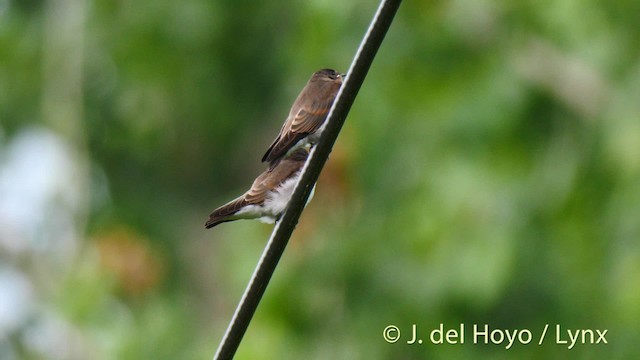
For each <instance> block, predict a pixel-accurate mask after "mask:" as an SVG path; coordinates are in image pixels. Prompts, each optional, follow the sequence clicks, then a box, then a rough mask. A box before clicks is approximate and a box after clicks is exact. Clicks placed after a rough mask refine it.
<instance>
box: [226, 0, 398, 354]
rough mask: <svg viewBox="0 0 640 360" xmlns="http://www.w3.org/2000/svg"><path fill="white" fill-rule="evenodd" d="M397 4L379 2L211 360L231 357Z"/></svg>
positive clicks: (378, 46) (329, 151)
mask: <svg viewBox="0 0 640 360" xmlns="http://www.w3.org/2000/svg"><path fill="white" fill-rule="evenodd" d="M400 3H401V0H382V1H381V3H380V6H379V7H378V10H377V12H376V14H375V16H374V18H373V20H372V21H371V24H370V25H369V29H368V30H367V33H366V34H365V36H364V39H363V40H362V42H361V43H360V47H359V48H358V51H357V53H356V55H355V57H354V59H353V62H352V63H351V67H350V68H349V72H348V73H347V77H346V79H345V81H344V84H343V85H342V87H341V88H340V91H339V92H338V95H337V97H336V101H335V102H334V104H333V107H332V108H331V110H330V111H329V115H327V121H326V125H325V126H326V128H325V129H324V131H323V132H322V135H321V136H320V139H319V140H318V144H317V145H316V146H314V148H313V149H312V150H311V154H310V156H309V160H308V161H307V164H306V165H305V167H304V169H303V173H302V176H301V178H300V181H299V182H298V185H297V186H296V189H295V190H294V192H293V195H292V197H291V201H290V202H289V206H288V208H287V210H286V211H285V213H284V215H283V216H282V218H281V220H280V221H279V222H278V223H277V224H276V226H275V228H274V229H273V232H272V233H271V238H270V239H269V242H268V243H267V246H266V247H265V249H264V251H263V253H262V256H261V258H260V261H259V262H258V265H257V267H256V269H255V271H254V272H253V275H252V276H251V280H250V281H249V284H248V285H247V288H246V290H245V292H244V295H243V296H242V299H240V303H239V304H238V307H237V308H236V312H235V314H234V315H233V318H232V319H231V322H230V323H229V327H228V328H227V331H226V333H225V335H224V337H223V338H222V341H221V342H220V345H219V346H218V351H217V352H216V354H215V356H214V358H213V359H214V360H226V359H232V358H233V356H234V354H235V353H236V351H237V350H238V347H239V346H240V342H241V341H242V337H243V336H244V334H245V332H246V331H247V328H248V327H249V323H250V322H251V318H252V317H253V314H254V313H255V312H256V308H257V307H258V304H259V303H260V300H261V299H262V295H264V292H265V290H266V288H267V284H268V283H269V280H270V279H271V276H272V275H273V273H274V271H275V269H276V266H278V261H280V258H281V257H282V254H283V252H284V249H285V248H286V246H287V243H288V242H289V238H290V237H291V234H292V233H293V230H294V229H295V227H296V225H297V224H298V219H299V218H300V214H301V213H302V210H303V209H304V206H305V204H306V202H307V199H308V198H309V193H310V192H311V189H312V188H313V185H314V184H315V183H316V181H318V177H319V176H320V172H321V171H322V168H323V167H324V164H325V163H326V161H327V158H328V157H329V154H330V153H331V149H332V147H333V144H334V143H335V142H336V139H337V138H338V134H339V133H340V129H342V125H343V124H344V121H345V119H346V117H347V114H348V113H349V110H350V109H351V106H352V105H353V102H354V101H355V98H356V95H357V94H358V91H359V90H360V87H361V86H362V83H363V82H364V79H365V77H366V76H367V73H368V71H369V68H370V67H371V63H372V62H373V59H374V58H375V56H376V53H377V52H378V49H379V48H380V45H381V44H382V40H383V39H384V37H385V35H386V33H387V30H389V27H390V26H391V22H392V21H393V17H394V16H395V14H396V12H397V10H398V7H400Z"/></svg>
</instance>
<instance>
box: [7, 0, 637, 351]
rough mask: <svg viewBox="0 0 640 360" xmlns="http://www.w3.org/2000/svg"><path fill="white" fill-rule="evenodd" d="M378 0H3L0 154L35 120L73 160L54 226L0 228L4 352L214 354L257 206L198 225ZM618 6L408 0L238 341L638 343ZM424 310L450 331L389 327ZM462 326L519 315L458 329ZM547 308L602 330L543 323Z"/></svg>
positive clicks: (251, 256) (629, 27)
mask: <svg viewBox="0 0 640 360" xmlns="http://www.w3.org/2000/svg"><path fill="white" fill-rule="evenodd" d="M375 6H377V4H376V3H375V2H370V1H362V0H355V1H334V0H313V1H305V2H296V1H290V2H273V1H270V2H267V1H265V2H254V1H251V2H250V1H243V0H234V1H230V0H216V1H206V0H186V1H171V2H170V1H157V0H137V1H106V0H94V1H91V2H88V1H83V0H61V1H40V0H30V1H12V0H4V1H0V119H1V124H0V134H1V136H0V140H1V141H0V160H2V161H3V162H5V163H6V159H7V157H8V155H7V153H8V152H7V151H8V150H7V149H9V148H10V146H11V144H12V143H13V141H14V140H15V139H17V138H19V137H20V136H21V134H24V133H25V132H27V131H34V129H39V130H38V131H42V130H43V129H44V131H47V132H49V133H51V134H54V135H55V137H56V138H58V139H60V140H62V141H63V142H64V144H66V146H68V148H69V149H70V154H71V155H70V156H71V159H73V161H72V162H73V163H74V164H75V166H76V168H75V169H76V171H75V172H73V173H72V174H71V175H70V176H71V178H72V179H74V181H77V183H78V184H80V185H79V186H77V187H73V188H72V189H71V190H70V191H71V193H73V194H75V195H77V197H75V199H76V200H75V201H76V202H75V204H76V206H71V207H68V206H65V205H64V204H62V205H60V204H59V202H60V201H61V200H60V199H59V198H58V197H54V198H52V199H51V203H52V204H54V206H53V207H50V208H46V209H45V210H43V212H42V214H40V216H42V217H44V218H51V217H52V216H53V217H55V216H54V215H55V214H56V213H59V212H65V211H68V212H69V213H70V214H71V216H72V219H73V222H72V227H73V228H74V229H75V233H76V234H77V236H76V237H75V238H74V240H73V241H76V243H75V244H76V245H75V246H73V247H72V250H70V251H62V254H57V253H58V252H61V251H60V245H59V244H58V243H56V242H46V241H45V240H46V238H48V237H56V236H58V237H59V238H65V236H66V235H65V233H64V232H60V233H59V234H57V235H56V231H58V230H60V228H59V227H55V226H53V227H51V226H44V225H42V224H40V225H38V224H35V225H34V226H33V227H32V228H31V230H30V231H31V232H24V231H26V230H23V229H21V228H19V227H17V228H16V229H17V230H15V231H17V234H22V233H28V234H30V235H25V236H24V237H22V236H20V237H15V238H9V237H11V236H15V234H16V232H15V231H14V232H0V236H4V237H5V239H4V243H9V242H11V241H14V242H22V241H24V242H27V243H29V245H28V250H24V251H21V252H19V253H16V252H15V251H13V250H11V248H10V247H6V246H5V247H2V246H3V245H2V244H0V260H2V263H3V265H1V267H2V271H13V272H19V273H21V274H24V277H25V278H26V279H28V283H29V284H30V288H31V289H32V291H31V292H30V299H31V303H32V304H33V306H31V307H30V308H29V310H28V311H27V312H25V313H24V314H23V316H22V317H21V318H20V320H19V321H18V322H17V323H15V324H14V325H13V326H12V327H7V328H5V329H2V327H1V326H0V330H2V331H0V353H2V354H4V355H0V359H23V358H24V359H88V358H91V359H203V358H205V359H206V358H210V357H211V356H213V354H214V352H215V349H216V346H217V344H218V341H219V340H220V338H221V337H222V334H223V332H224V330H225V328H226V326H227V323H228V321H229V320H230V318H231V315H232V313H233V311H234V309H235V305H236V303H237V301H238V300H239V299H240V297H241V295H242V291H243V289H244V286H245V285H246V283H247V281H248V279H249V277H250V275H251V273H252V271H253V269H254V267H255V264H256V262H257V260H258V258H259V255H260V252H261V250H262V248H263V246H264V244H265V243H266V240H267V238H268V236H269V234H270V231H271V226H268V225H264V224H260V223H253V222H248V221H244V222H236V223H229V224H223V225H221V226H220V227H217V228H215V229H213V230H210V231H205V230H204V229H203V223H204V221H205V219H206V217H207V215H208V213H209V212H210V210H212V209H213V208H215V207H217V206H219V205H221V204H222V203H224V202H226V201H228V200H230V199H232V198H233V197H235V196H237V195H238V194H240V193H241V192H242V191H244V190H245V189H246V188H247V187H248V186H249V185H250V183H251V181H252V180H253V178H254V177H255V176H256V175H257V174H258V173H259V172H260V171H262V169H263V165H262V164H260V162H259V159H260V157H261V156H262V154H263V151H264V150H265V149H266V148H267V147H268V145H269V144H270V141H271V140H272V139H273V137H275V135H276V133H277V131H278V130H279V127H280V126H281V123H282V121H283V120H284V117H285V116H286V114H287V113H288V110H289V106H290V105H291V103H292V101H293V99H294V98H295V96H296V95H297V92H298V91H299V90H300V89H301V88H302V86H303V85H304V83H305V82H306V80H307V79H308V77H309V76H310V75H311V73H312V72H313V71H315V70H317V69H319V68H323V67H333V68H336V69H338V70H341V71H346V70H347V68H348V66H349V64H350V62H351V59H352V57H353V55H354V54H355V51H356V49H357V46H358V44H359V42H360V40H361V37H362V35H363V34H364V32H365V30H366V28H367V26H368V23H369V21H370V19H371V17H372V15H373V13H374V11H375ZM639 15H640V2H638V1H634V0H620V1H608V2H607V1H595V0H580V1H577V0H567V1H540V0H537V1H531V0H526V1H517V2H502V1H491V0H474V1H472V0H449V1H405V3H404V4H403V5H402V6H401V8H400V11H399V13H398V15H397V18H396V20H395V22H394V23H393V25H392V27H391V30H390V32H389V34H388V35H387V38H386V41H385V43H384V44H383V46H382V48H381V50H380V52H379V54H378V57H377V58H376V60H375V62H374V64H373V67H372V69H371V71H370V74H369V76H368V78H367V79H366V81H365V83H364V85H363V88H362V90H361V91H360V94H359V96H358V98H357V99H356V102H355V104H354V107H353V109H352V111H351V113H350V115H349V117H348V119H347V122H346V124H345V127H344V130H343V132H342V134H341V135H340V137H339V138H338V143H337V145H336V148H335V149H334V152H333V154H332V157H331V158H330V161H329V163H328V165H327V167H326V168H325V171H324V172H323V175H322V177H321V179H320V182H319V184H318V188H317V190H316V198H315V199H314V201H313V202H312V203H311V204H310V206H309V207H308V208H307V210H306V211H305V213H304V214H303V216H302V219H301V223H300V225H299V227H298V229H297V230H296V233H295V235H294V237H293V239H292V241H291V243H290V245H289V248H288V249H287V251H286V252H285V256H284V258H283V260H282V261H281V263H280V265H279V267H278V269H277V271H276V273H275V277H274V279H273V281H272V283H271V284H270V286H269V288H268V289H267V292H266V295H265V298H264V300H263V302H262V303H261V305H260V307H259V309H258V311H257V314H256V316H255V318H254V320H253V322H252V323H251V326H250V328H249V331H248V332H247V334H246V336H245V338H244V341H243V342H242V345H241V347H240V349H239V352H238V354H237V358H238V359H300V358H305V359H427V358H428V359H485V358H492V359H566V358H572V359H574V358H576V359H602V358H609V359H632V358H637V357H638V356H639V355H640V350H639V349H638V346H637V343H638V341H639V340H640V242H639V240H640V221H639V219H640V101H639V94H640V57H639V56H640V45H639V43H638V39H640V26H638V23H637V19H638V16H639ZM0 171H4V172H5V173H4V176H5V177H7V178H10V177H11V174H10V173H8V172H7V170H6V167H5V168H0ZM58 171H63V170H62V169H58ZM14 180H15V179H14ZM18 181H20V179H18ZM67 191H69V190H67ZM25 201H26V200H25ZM7 219H8V218H7ZM7 219H3V214H2V213H1V212H0V223H3V224H4V225H5V226H7V224H8V226H9V227H10V226H11V223H8V221H9V220H7ZM43 224H47V223H46V222H45V223H43ZM12 234H13V235H12ZM43 239H44V240H43ZM0 243H2V242H0ZM56 249H57V250H56ZM54 253H56V254H57V255H55V256H54V255H53V254H54ZM0 285H2V284H1V282H0ZM51 319H54V320H51ZM440 323H444V325H445V328H447V327H448V328H457V327H458V326H459V324H460V323H463V324H465V325H466V326H467V339H466V343H465V344H464V345H432V344H427V343H425V344H423V345H421V346H420V345H407V344H406V340H408V338H407V336H408V333H409V332H410V330H411V325H412V324H417V326H418V329H419V330H424V331H425V332H426V331H428V330H431V329H433V328H436V327H437V326H438V325H439V324H440ZM0 324H1V323H0ZM43 324H44V325H43ZM47 324H48V325H47ZM391 324H393V325H397V326H399V328H400V330H401V333H402V338H401V340H400V341H399V342H398V343H395V344H388V343H386V342H385V341H384V340H383V338H382V331H383V329H384V328H385V327H386V326H388V325H391ZM473 324H479V325H483V324H488V325H489V326H490V328H492V329H494V328H495V329H507V330H510V331H513V330H515V329H528V330H530V331H531V332H532V334H533V336H534V339H533V341H532V343H531V344H529V345H519V344H516V345H514V346H513V347H512V348H511V349H509V350H506V349H505V348H504V347H505V345H506V344H502V345H492V344H489V345H473V344H472V343H471V342H470V329H471V327H472V326H473ZM545 324H550V325H551V326H552V327H553V326H555V324H560V325H561V326H562V327H563V328H565V329H608V333H607V340H608V344H606V345H603V344H597V345H590V344H587V345H577V346H576V347H575V348H574V349H571V350H568V349H567V348H566V347H567V346H566V345H557V344H554V343H553V340H554V337H553V336H554V335H555V334H554V333H550V334H548V336H547V340H546V341H545V343H544V344H543V345H542V346H538V345H537V339H538V338H537V337H536V336H538V337H539V335H540V333H541V332H542V329H543V327H544V326H545ZM47 326H49V328H50V329H49V328H48V327H47ZM43 327H44V328H48V329H49V330H50V331H49V332H46V331H44V332H43V331H42V328H43ZM551 330H553V329H551ZM551 330H550V331H551ZM424 338H425V339H426V335H425V337H424ZM564 338H567V336H566V335H565V336H564Z"/></svg>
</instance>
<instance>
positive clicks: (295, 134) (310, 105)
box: [262, 69, 344, 167]
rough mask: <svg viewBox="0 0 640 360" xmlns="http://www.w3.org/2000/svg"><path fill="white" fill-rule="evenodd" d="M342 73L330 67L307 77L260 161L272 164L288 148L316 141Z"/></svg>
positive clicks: (292, 148) (284, 153)
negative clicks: (278, 131) (309, 77)
mask: <svg viewBox="0 0 640 360" xmlns="http://www.w3.org/2000/svg"><path fill="white" fill-rule="evenodd" d="M343 76H344V75H343V74H339V73H337V72H336V71H335V70H333V69H322V70H319V71H316V72H315V73H314V74H313V75H312V76H311V79H309V81H308V82H307V85H305V87H304V89H302V92H300V95H298V98H297V99H296V101H295V102H294V103H293V106H292V107H291V111H290V112H289V116H288V117H287V120H286V121H285V122H284V125H283V126H282V129H281V130H280V134H278V137H276V139H275V140H274V141H273V144H271V146H270V147H269V149H268V150H267V152H266V153H265V154H264V156H263V157H262V162H265V161H266V162H269V164H270V166H271V167H273V166H276V165H277V162H278V160H279V159H281V158H282V157H283V156H285V155H286V154H287V153H288V152H289V151H292V150H295V149H296V148H298V147H301V146H304V145H307V144H315V143H316V142H317V141H318V138H319V137H320V134H321V132H322V130H324V128H321V127H322V125H323V124H324V122H325V120H326V119H327V115H328V114H329V110H330V109H331V105H333V101H334V100H335V98H336V95H337V94H338V90H340V86H341V85H342V78H343ZM318 130H319V131H318Z"/></svg>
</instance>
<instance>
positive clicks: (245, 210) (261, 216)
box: [204, 147, 313, 229]
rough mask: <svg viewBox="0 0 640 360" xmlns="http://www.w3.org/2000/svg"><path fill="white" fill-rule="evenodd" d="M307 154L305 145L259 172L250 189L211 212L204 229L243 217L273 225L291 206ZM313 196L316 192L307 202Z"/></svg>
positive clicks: (307, 150)
mask: <svg viewBox="0 0 640 360" xmlns="http://www.w3.org/2000/svg"><path fill="white" fill-rule="evenodd" d="M308 157H309V149H308V147H303V148H299V149H297V150H295V151H293V152H291V153H290V154H289V155H287V156H285V157H284V158H282V159H281V161H279V162H278V164H277V165H276V166H274V167H269V168H268V169H267V170H265V171H264V172H263V173H262V174H260V175H259V176H258V177H257V178H256V180H255V181H254V182H253V185H251V189H249V191H247V192H246V193H244V194H243V195H242V196H240V197H238V198H237V199H235V200H233V201H231V202H229V203H227V204H225V205H223V206H221V207H219V208H217V209H215V210H214V211H213V212H212V213H211V215H209V220H207V222H206V223H205V225H204V226H205V228H207V229H210V228H212V227H214V226H216V225H218V224H221V223H223V222H227V221H234V220H240V219H258V220H260V221H262V222H265V223H270V224H273V223H274V222H276V221H277V220H279V219H280V216H282V214H283V213H284V210H285V209H286V208H287V206H288V205H289V201H290V200H291V195H293V190H294V189H295V186H296V184H297V183H298V180H299V179H300V176H301V173H302V168H303V166H304V164H305V163H306V161H307V158H308ZM311 197H313V192H312V193H311V195H310V196H309V200H308V201H307V203H308V202H309V201H310V200H311Z"/></svg>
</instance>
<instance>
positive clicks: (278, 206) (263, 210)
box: [233, 171, 316, 224]
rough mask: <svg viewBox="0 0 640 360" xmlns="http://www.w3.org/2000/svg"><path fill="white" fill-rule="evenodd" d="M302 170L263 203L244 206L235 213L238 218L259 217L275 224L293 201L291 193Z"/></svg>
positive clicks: (310, 195)
mask: <svg viewBox="0 0 640 360" xmlns="http://www.w3.org/2000/svg"><path fill="white" fill-rule="evenodd" d="M300 173H301V172H300V171H298V172H297V173H296V174H295V175H294V176H292V177H291V178H289V179H287V180H285V182H283V183H282V184H281V185H280V186H279V187H278V188H277V189H276V190H275V191H272V192H271V193H270V194H269V195H267V198H266V199H265V201H264V204H262V205H249V206H245V207H244V208H242V210H240V211H238V212H237V213H235V214H234V216H233V217H234V218H236V219H257V220H259V221H261V222H264V223H267V224H273V223H274V222H275V221H276V219H277V218H278V217H280V215H281V214H282V213H283V212H284V210H285V209H286V208H287V206H288V205H289V201H291V195H293V190H294V189H295V187H296V184H297V182H298V180H299V179H300ZM315 189H316V188H315V186H314V187H313V189H312V190H311V194H309V199H308V200H307V204H308V203H309V201H311V198H313V194H314V193H315Z"/></svg>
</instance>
